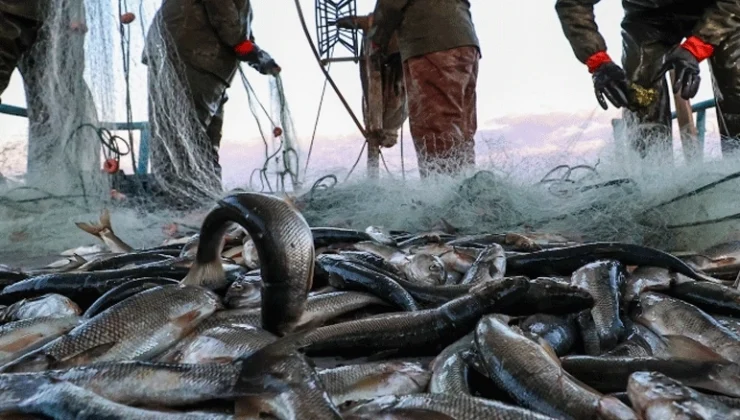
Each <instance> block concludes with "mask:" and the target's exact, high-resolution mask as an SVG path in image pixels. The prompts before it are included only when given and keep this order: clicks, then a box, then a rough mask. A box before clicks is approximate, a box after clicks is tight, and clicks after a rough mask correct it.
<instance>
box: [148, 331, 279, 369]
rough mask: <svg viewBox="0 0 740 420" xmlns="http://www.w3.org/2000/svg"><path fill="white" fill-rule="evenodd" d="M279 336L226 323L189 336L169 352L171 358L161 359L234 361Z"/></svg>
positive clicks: (176, 360)
mask: <svg viewBox="0 0 740 420" xmlns="http://www.w3.org/2000/svg"><path fill="white" fill-rule="evenodd" d="M276 338H277V337H275V336H274V335H272V334H270V333H268V332H267V331H264V330H262V329H260V328H258V327H255V326H252V325H247V324H230V325H223V326H218V327H213V328H210V329H208V330H205V331H203V332H201V333H200V334H198V335H196V336H188V338H186V339H183V340H181V341H180V342H178V343H177V345H176V346H175V347H174V348H173V349H172V350H170V351H169V352H168V353H169V354H168V357H162V358H160V360H161V361H164V362H168V363H192V364H206V363H231V362H233V361H234V360H236V359H238V358H243V357H247V356H249V355H251V354H253V353H254V352H256V351H257V350H259V349H261V348H262V347H264V346H266V345H268V344H270V343H272V342H273V341H275V339H276Z"/></svg>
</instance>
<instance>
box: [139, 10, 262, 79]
mask: <svg viewBox="0 0 740 420" xmlns="http://www.w3.org/2000/svg"><path fill="white" fill-rule="evenodd" d="M251 23H252V10H251V7H250V5H249V0H163V2H162V7H160V9H159V11H157V14H156V15H155V17H154V21H153V23H152V26H151V28H150V29H149V32H150V33H149V34H148V35H147V44H148V45H151V44H152V42H153V40H154V39H157V38H158V37H156V36H153V34H152V31H153V30H156V29H155V28H159V27H161V28H163V30H164V31H165V32H163V33H164V34H167V35H168V36H169V41H171V42H172V44H171V45H172V46H171V47H170V48H174V50H175V51H176V52H177V54H178V56H179V58H180V59H181V60H182V61H184V62H185V63H186V64H188V65H190V66H192V67H194V68H197V69H199V70H203V71H206V72H209V73H212V74H214V75H216V76H218V77H219V78H221V79H223V80H224V81H225V82H227V83H228V82H230V81H231V79H232V78H233V76H234V74H235V73H236V70H237V68H238V66H239V61H238V60H237V57H236V54H235V53H234V47H235V46H236V45H237V44H239V43H241V42H242V41H245V40H247V39H251V40H252V41H254V37H253V36H252V33H251ZM152 50H156V49H152ZM145 56H146V53H145ZM145 62H146V60H145Z"/></svg>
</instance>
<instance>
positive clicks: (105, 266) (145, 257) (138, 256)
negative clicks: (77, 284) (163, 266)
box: [77, 250, 179, 271]
mask: <svg viewBox="0 0 740 420" xmlns="http://www.w3.org/2000/svg"><path fill="white" fill-rule="evenodd" d="M178 255H179V252H176V253H175V252H169V253H168V252H165V251H162V250H157V251H140V252H130V253H126V254H113V255H111V256H107V257H102V258H95V259H90V261H89V262H87V263H85V264H84V265H82V266H81V267H80V268H79V269H78V270H77V271H100V270H119V269H123V268H124V267H126V266H130V265H132V264H133V265H134V266H142V265H146V264H151V263H156V262H162V261H167V260H173V259H174V258H175V257H177V256H178Z"/></svg>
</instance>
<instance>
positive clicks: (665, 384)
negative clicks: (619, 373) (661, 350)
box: [627, 372, 740, 420]
mask: <svg viewBox="0 0 740 420" xmlns="http://www.w3.org/2000/svg"><path fill="white" fill-rule="evenodd" d="M627 395H628V396H629V398H630V401H631V402H632V406H633V407H634V408H635V411H636V412H637V413H638V414H639V415H640V418H642V419H645V420H658V419H660V420H663V419H686V420H688V419H706V420H709V419H738V418H740V410H736V409H732V408H730V407H728V406H726V405H724V404H722V403H721V402H719V401H716V400H712V399H710V398H703V397H702V396H701V394H699V393H698V392H696V391H694V390H692V389H691V388H689V387H686V386H684V385H682V384H681V383H680V382H678V381H677V380H675V379H671V378H669V377H668V376H666V375H664V374H662V373H658V372H635V373H633V374H632V376H630V379H629V384H628V385H627Z"/></svg>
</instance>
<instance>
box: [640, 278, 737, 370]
mask: <svg viewBox="0 0 740 420" xmlns="http://www.w3.org/2000/svg"><path fill="white" fill-rule="evenodd" d="M634 320H635V322H638V323H640V324H642V325H644V326H646V327H647V328H649V329H650V330H651V331H653V332H654V333H656V334H657V335H659V336H660V337H661V338H662V339H663V341H664V342H665V343H666V344H667V345H668V348H669V351H671V353H672V354H674V356H676V357H679V356H684V357H685V358H689V359H695V360H710V359H712V358H713V359H715V360H716V359H718V358H724V359H726V360H729V361H731V362H735V363H738V362H740V336H738V335H737V334H735V333H733V332H732V331H730V330H729V329H727V328H725V327H724V326H722V325H721V324H720V323H718V322H717V321H716V320H715V319H714V318H712V317H711V316H709V314H707V313H706V312H704V311H702V310H701V309H699V308H697V307H696V306H694V305H691V304H690V303H686V302H684V301H682V300H679V299H675V298H672V297H669V296H666V295H661V294H659V293H656V292H648V293H643V294H642V295H640V307H639V312H636V313H635V316H634Z"/></svg>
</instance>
